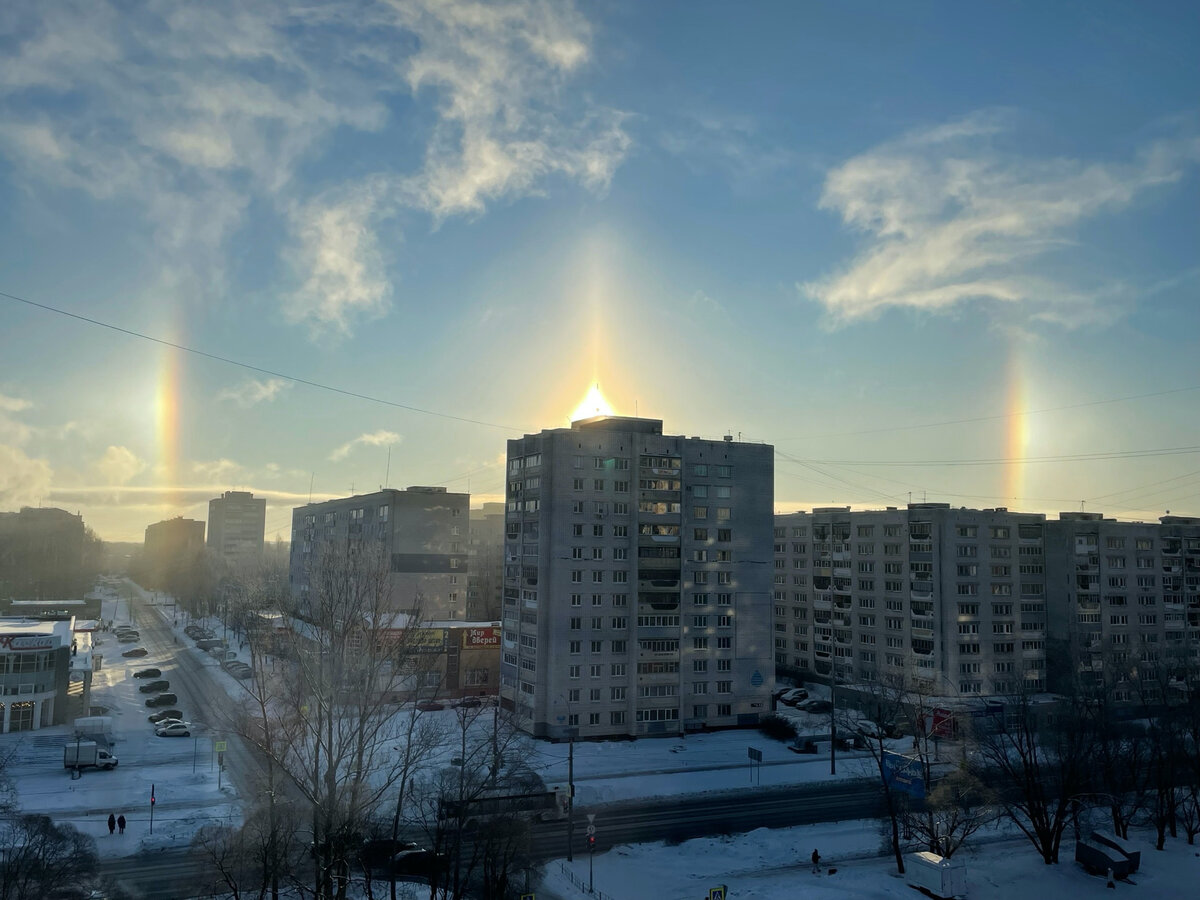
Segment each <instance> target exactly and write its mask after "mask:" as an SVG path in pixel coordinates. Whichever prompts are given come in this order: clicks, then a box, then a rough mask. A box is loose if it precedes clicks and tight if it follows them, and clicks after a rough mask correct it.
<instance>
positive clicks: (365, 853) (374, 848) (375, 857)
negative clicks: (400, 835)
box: [358, 838, 420, 869]
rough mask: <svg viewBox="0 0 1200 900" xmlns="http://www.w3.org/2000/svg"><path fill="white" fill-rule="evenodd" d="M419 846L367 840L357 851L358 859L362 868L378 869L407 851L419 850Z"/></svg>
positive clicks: (403, 842) (383, 840)
mask: <svg viewBox="0 0 1200 900" xmlns="http://www.w3.org/2000/svg"><path fill="white" fill-rule="evenodd" d="M419 849H420V845H419V844H414V843H413V842H412V841H393V840H391V839H390V838H378V839H373V840H369V841H367V842H366V843H364V844H363V846H362V849H361V850H359V851H358V859H359V862H361V863H362V864H363V865H364V866H366V867H368V868H371V869H378V868H382V867H384V866H386V865H388V864H389V863H390V862H391V861H392V857H394V856H396V854H398V853H403V852H405V851H407V850H419Z"/></svg>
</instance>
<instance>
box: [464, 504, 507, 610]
mask: <svg viewBox="0 0 1200 900" xmlns="http://www.w3.org/2000/svg"><path fill="white" fill-rule="evenodd" d="M467 555H468V557H469V559H468V562H467V617H468V618H470V619H473V620H475V621H484V620H491V619H497V620H498V619H499V618H500V608H501V605H502V601H503V599H504V504H503V503H485V504H483V506H482V507H481V508H480V509H473V510H471V535H470V539H469V541H468V544H467Z"/></svg>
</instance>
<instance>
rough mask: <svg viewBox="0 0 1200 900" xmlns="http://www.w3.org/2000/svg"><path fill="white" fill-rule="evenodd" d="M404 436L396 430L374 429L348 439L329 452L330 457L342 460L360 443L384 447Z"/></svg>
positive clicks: (397, 441) (332, 459) (336, 460)
mask: <svg viewBox="0 0 1200 900" xmlns="http://www.w3.org/2000/svg"><path fill="white" fill-rule="evenodd" d="M402 440H404V438H403V437H401V436H400V435H398V434H396V432H394V431H383V430H380V431H372V432H371V433H370V434H360V435H359V436H358V437H356V438H355V439H354V440H352V441H347V442H346V443H344V444H342V446H340V447H338V448H336V449H335V450H334V451H333V452H332V453H330V454H329V459H330V461H332V462H340V461H341V460H343V459H345V458H346V457H347V456H349V455H350V451H351V450H353V449H354V448H355V447H357V446H359V445H360V444H367V445H369V446H371V447H382V446H383V445H384V444H398V443H400V442H401V441H402Z"/></svg>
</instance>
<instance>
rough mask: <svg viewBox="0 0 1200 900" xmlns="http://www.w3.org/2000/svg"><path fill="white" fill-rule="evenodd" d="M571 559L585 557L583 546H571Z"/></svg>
mask: <svg viewBox="0 0 1200 900" xmlns="http://www.w3.org/2000/svg"><path fill="white" fill-rule="evenodd" d="M571 559H583V548H582V547H572V548H571Z"/></svg>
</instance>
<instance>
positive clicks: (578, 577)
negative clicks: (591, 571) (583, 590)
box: [571, 569, 583, 584]
mask: <svg viewBox="0 0 1200 900" xmlns="http://www.w3.org/2000/svg"><path fill="white" fill-rule="evenodd" d="M571 584H583V569H572V570H571Z"/></svg>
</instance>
